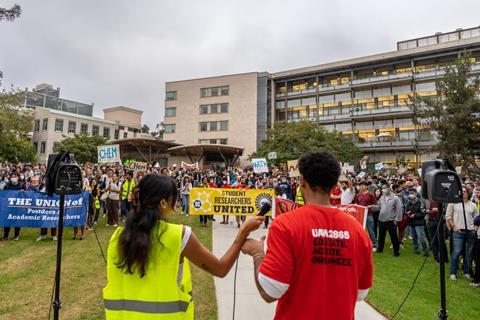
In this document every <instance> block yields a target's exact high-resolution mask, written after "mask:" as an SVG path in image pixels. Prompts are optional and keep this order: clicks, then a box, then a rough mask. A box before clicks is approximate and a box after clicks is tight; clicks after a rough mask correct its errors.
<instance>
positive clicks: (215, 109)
mask: <svg viewBox="0 0 480 320" xmlns="http://www.w3.org/2000/svg"><path fill="white" fill-rule="evenodd" d="M210 113H218V105H217V104H212V105H211V106H210Z"/></svg>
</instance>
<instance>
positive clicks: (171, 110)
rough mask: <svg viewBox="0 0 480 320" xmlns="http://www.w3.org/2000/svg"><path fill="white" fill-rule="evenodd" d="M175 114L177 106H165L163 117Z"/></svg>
mask: <svg viewBox="0 0 480 320" xmlns="http://www.w3.org/2000/svg"><path fill="white" fill-rule="evenodd" d="M176 115H177V108H165V118H167V117H175V116H176Z"/></svg>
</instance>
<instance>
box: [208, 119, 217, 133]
mask: <svg viewBox="0 0 480 320" xmlns="http://www.w3.org/2000/svg"><path fill="white" fill-rule="evenodd" d="M210 131H217V121H211V122H210Z"/></svg>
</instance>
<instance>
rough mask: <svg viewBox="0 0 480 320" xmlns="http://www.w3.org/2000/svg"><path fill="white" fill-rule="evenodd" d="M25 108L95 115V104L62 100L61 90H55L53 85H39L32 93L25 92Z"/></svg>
mask: <svg viewBox="0 0 480 320" xmlns="http://www.w3.org/2000/svg"><path fill="white" fill-rule="evenodd" d="M24 107H27V108H36V107H42V108H47V109H53V110H59V111H65V112H70V113H76V114H80V115H84V116H90V117H91V116H92V113H93V103H91V104H87V103H83V102H77V101H73V100H68V99H63V98H60V88H56V89H54V88H53V86H52V85H49V84H45V83H43V84H40V85H37V86H36V87H35V88H34V89H32V91H29V90H25V102H24Z"/></svg>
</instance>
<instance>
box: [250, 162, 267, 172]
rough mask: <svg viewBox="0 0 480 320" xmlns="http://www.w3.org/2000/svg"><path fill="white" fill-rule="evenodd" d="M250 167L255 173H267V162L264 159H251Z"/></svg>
mask: <svg viewBox="0 0 480 320" xmlns="http://www.w3.org/2000/svg"><path fill="white" fill-rule="evenodd" d="M252 166H253V172H255V173H263V172H268V162H267V159H265V158H256V159H252Z"/></svg>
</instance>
